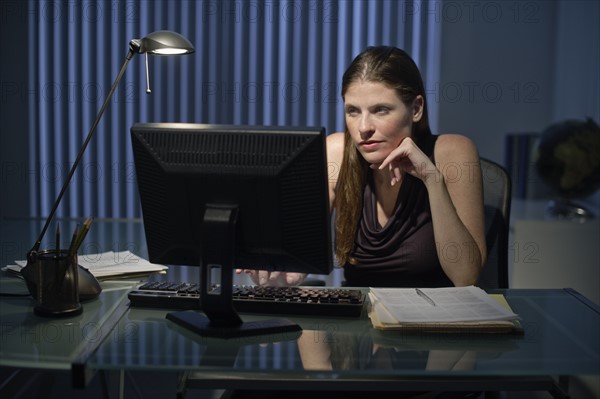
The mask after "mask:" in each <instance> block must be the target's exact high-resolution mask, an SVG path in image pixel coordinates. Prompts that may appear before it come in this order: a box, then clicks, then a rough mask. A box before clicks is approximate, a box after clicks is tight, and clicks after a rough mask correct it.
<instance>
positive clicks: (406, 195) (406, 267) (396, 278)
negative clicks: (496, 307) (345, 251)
mask: <svg viewBox="0 0 600 399" xmlns="http://www.w3.org/2000/svg"><path fill="white" fill-rule="evenodd" d="M435 138H436V136H431V139H430V140H427V141H428V143H426V145H425V146H422V149H423V151H425V153H426V154H427V155H428V156H429V157H430V158H431V159H432V160H433V146H434V143H435ZM352 256H353V257H354V258H355V259H356V260H357V261H358V264H357V265H350V264H347V265H345V266H344V278H345V280H346V285H347V286H357V287H369V286H370V287H449V286H452V285H453V284H452V282H451V281H450V279H449V278H448V277H447V276H446V274H445V273H444V271H443V270H442V266H441V265H440V261H439V259H438V256H437V251H436V244H435V240H434V236H433V224H432V220H431V209H430V207H429V197H428V193H427V189H426V188H425V185H424V184H423V182H422V181H421V180H420V179H418V178H416V177H413V176H410V175H408V174H407V175H405V177H404V179H403V181H402V185H401V186H400V191H399V193H398V198H397V200H396V205H395V208H394V211H393V214H392V215H391V217H390V219H389V220H388V222H387V223H386V225H385V226H381V225H380V224H379V222H378V220H377V203H376V198H375V187H374V183H373V177H372V173H371V171H369V173H368V178H367V184H366V186H365V189H364V192H363V212H362V217H361V220H360V222H359V227H358V231H357V235H356V240H355V244H354V250H353V252H352Z"/></svg>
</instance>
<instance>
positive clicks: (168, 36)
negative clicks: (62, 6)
mask: <svg viewBox="0 0 600 399" xmlns="http://www.w3.org/2000/svg"><path fill="white" fill-rule="evenodd" d="M193 52H194V46H193V45H192V43H190V41H189V40H187V39H186V38H185V37H183V36H181V35H180V34H179V33H176V32H171V31H156V32H153V33H150V34H149V35H148V36H146V37H144V38H143V39H132V40H131V41H130V42H129V53H127V56H126V57H125V62H124V63H123V66H122V67H121V70H120V71H119V74H118V75H117V78H116V79H115V81H114V83H113V85H112V87H111V88H110V91H109V92H108V96H107V97H106V100H104V104H102V108H100V112H98V115H97V116H96V119H95V120H94V124H93V125H92V127H91V129H90V132H89V133H88V135H87V137H86V139H85V141H84V142H83V146H82V147H81V149H80V150H79V154H77V158H76V159H75V163H73V166H72V167H71V170H70V171H69V174H68V175H67V179H66V180H65V183H64V185H63V187H62V189H61V190H60V193H59V194H58V198H56V201H55V202H54V205H53V206H52V210H51V211H50V215H49V216H48V219H47V220H46V224H45V225H44V228H43V229H42V232H41V233H40V236H39V237H38V239H37V241H36V242H35V244H34V245H33V248H32V249H31V250H30V251H29V254H30V253H32V252H37V251H38V250H39V249H40V244H41V242H42V239H43V238H44V235H45V234H46V230H48V226H49V225H50V221H51V220H52V218H53V217H54V214H55V213H56V209H57V208H58V205H59V203H60V201H61V199H62V197H63V195H64V194H65V191H66V190H67V187H68V186H69V183H70V182H71V178H72V177H73V174H74V173H75V170H76V169H77V166H78V165H79V163H80V162H81V159H82V158H83V153H84V152H85V149H86V148H87V146H88V144H89V142H90V140H91V139H92V136H93V135H94V132H95V131H96V127H97V126H98V123H99V122H100V118H102V114H104V111H105V110H106V107H107V106H108V103H109V101H110V99H111V97H112V95H113V93H114V92H115V89H116V88H117V85H118V84H119V81H120V80H121V78H122V77H123V74H124V73H125V69H126V68H127V64H129V61H130V60H131V59H132V58H133V56H134V54H135V53H140V54H142V53H145V54H146V85H147V86H146V92H147V93H150V84H149V78H148V54H155V55H179V54H189V53H193Z"/></svg>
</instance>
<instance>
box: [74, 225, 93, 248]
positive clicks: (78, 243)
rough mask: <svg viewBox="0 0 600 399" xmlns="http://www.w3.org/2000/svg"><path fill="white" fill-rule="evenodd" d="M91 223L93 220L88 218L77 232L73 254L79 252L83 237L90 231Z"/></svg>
mask: <svg viewBox="0 0 600 399" xmlns="http://www.w3.org/2000/svg"><path fill="white" fill-rule="evenodd" d="M92 221H93V219H92V217H91V216H90V217H89V218H87V219H86V220H85V222H84V223H83V226H82V227H81V231H80V232H79V234H78V237H77V240H76V241H75V248H74V249H75V251H74V252H77V251H79V247H80V246H81V243H83V240H84V239H85V236H86V235H87V233H88V231H90V227H91V225H92Z"/></svg>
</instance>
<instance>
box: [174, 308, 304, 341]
mask: <svg viewBox="0 0 600 399" xmlns="http://www.w3.org/2000/svg"><path fill="white" fill-rule="evenodd" d="M166 317H167V320H171V321H172V322H174V323H176V324H178V325H180V326H182V327H184V328H186V329H188V330H190V331H192V332H194V333H196V334H198V335H200V336H202V337H220V338H238V337H249V336H255V335H267V334H280V333H288V332H297V331H302V327H300V326H299V325H298V324H296V323H294V322H292V321H290V320H287V319H268V320H257V321H251V322H244V323H241V324H238V325H229V326H222V325H221V326H217V325H214V323H213V324H211V322H210V319H209V318H208V317H206V316H204V315H202V314H200V313H197V312H195V311H181V312H170V313H167V316H166Z"/></svg>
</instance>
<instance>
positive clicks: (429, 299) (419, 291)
mask: <svg viewBox="0 0 600 399" xmlns="http://www.w3.org/2000/svg"><path fill="white" fill-rule="evenodd" d="M415 291H416V292H417V295H418V296H420V297H421V298H423V299H425V300H426V301H427V302H429V303H430V304H431V305H432V306H437V305H436V304H435V302H433V299H431V298H430V297H429V295H427V294H426V293H424V292H423V291H421V290H420V289H418V288H415Z"/></svg>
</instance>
